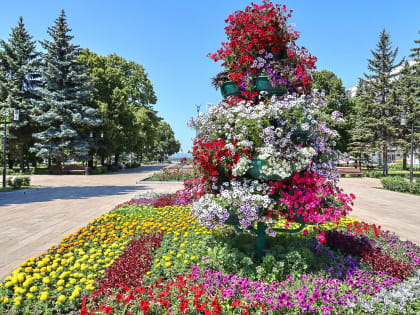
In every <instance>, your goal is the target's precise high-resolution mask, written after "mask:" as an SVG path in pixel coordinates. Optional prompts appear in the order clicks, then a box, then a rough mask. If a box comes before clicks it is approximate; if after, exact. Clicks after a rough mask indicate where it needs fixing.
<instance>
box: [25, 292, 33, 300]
mask: <svg viewBox="0 0 420 315" xmlns="http://www.w3.org/2000/svg"><path fill="white" fill-rule="evenodd" d="M33 297H34V296H33V295H32V293H26V298H27V299H29V300H30V299H32V298H33Z"/></svg>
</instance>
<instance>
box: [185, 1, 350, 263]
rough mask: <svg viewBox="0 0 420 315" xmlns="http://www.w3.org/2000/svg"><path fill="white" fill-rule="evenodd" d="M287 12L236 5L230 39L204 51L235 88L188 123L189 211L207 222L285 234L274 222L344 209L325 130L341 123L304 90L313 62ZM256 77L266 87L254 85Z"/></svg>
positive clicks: (331, 133) (346, 201)
mask: <svg viewBox="0 0 420 315" xmlns="http://www.w3.org/2000/svg"><path fill="white" fill-rule="evenodd" d="M289 16H290V13H289V11H287V9H286V8H285V7H280V6H279V5H273V4H272V3H270V2H267V1H266V2H264V3H263V4H262V5H256V4H253V5H251V6H247V7H246V9H245V10H244V11H236V12H235V13H234V14H233V15H231V16H229V18H228V19H227V20H226V22H227V23H228V26H227V27H226V34H227V37H228V39H229V40H230V41H229V42H227V43H222V48H221V49H219V50H218V51H217V53H216V54H209V56H210V57H211V58H212V59H214V60H215V61H217V60H220V59H221V60H223V61H224V63H223V66H224V67H225V68H226V69H227V71H228V72H229V73H230V79H231V80H232V81H235V82H237V84H238V86H239V87H240V88H241V90H242V94H241V96H238V95H236V94H235V93H232V95H231V96H228V97H227V99H225V100H224V101H222V102H220V103H219V104H218V105H217V106H210V107H209V108H208V112H207V114H206V115H204V114H202V113H200V114H199V116H198V117H197V118H196V119H195V120H194V119H192V120H191V121H190V126H192V127H194V128H196V129H197V130H199V131H200V132H199V133H198V135H197V137H196V139H195V143H194V148H193V149H194V151H193V154H194V159H195V165H196V166H197V168H198V169H199V171H200V173H201V175H202V176H201V178H200V182H199V183H200V184H199V195H200V198H199V200H197V201H196V202H195V203H194V204H193V206H192V213H193V214H194V215H195V216H197V218H198V220H199V222H201V223H202V224H205V225H207V226H209V227H214V226H216V225H223V224H232V225H234V226H235V229H236V230H237V231H244V230H246V231H248V232H252V233H256V234H257V235H258V236H259V237H263V235H264V234H265V233H267V234H269V235H271V236H275V235H276V232H278V231H282V232H284V231H285V230H288V224H286V226H285V228H284V229H278V228H276V227H275V226H276V225H277V224H278V220H279V219H280V218H285V219H287V220H288V221H289V222H300V223H301V227H300V228H302V227H303V226H304V224H305V223H308V222H310V223H325V222H327V221H332V222H338V221H339V219H340V217H341V216H345V215H346V214H347V213H348V211H350V210H351V208H350V205H351V204H352V199H353V198H354V196H351V197H350V196H348V195H346V194H343V193H342V192H341V190H340V189H339V188H338V187H336V181H337V180H338V177H337V172H336V168H335V165H334V162H335V161H337V160H338V158H339V152H337V151H336V150H334V147H335V141H334V138H335V137H337V132H336V131H335V130H333V129H331V128H330V127H329V125H330V123H331V122H332V121H336V122H342V121H343V119H342V118H341V114H340V113H339V112H333V113H332V115H330V116H327V115H326V114H325V112H326V111H325V108H326V106H327V101H326V100H325V99H323V98H322V97H319V96H318V94H317V93H316V91H314V92H310V83H311V80H312V72H311V69H313V68H314V67H315V66H314V64H315V61H316V58H315V57H312V56H311V55H310V54H309V53H308V52H307V51H306V50H305V49H299V48H298V47H297V46H296V45H295V40H296V39H297V37H298V33H297V32H296V31H292V27H291V26H288V25H287V24H286V21H287V18H288V17H289ZM286 59H287V60H286ZM275 69H277V70H275ZM261 75H266V76H268V78H269V84H270V86H269V87H268V88H266V89H265V90H264V89H263V90H262V91H261V90H259V89H258V82H259V81H258V80H259V79H260V77H261ZM254 82H256V85H255V84H254ZM282 86H287V89H281V87H282ZM258 92H260V93H259V94H258ZM284 92H286V93H284ZM282 93H284V94H283V95H281V94H282ZM275 94H277V95H275ZM256 96H258V98H257V97H256ZM270 96H271V97H270ZM289 231H291V230H289ZM261 234H263V235H261ZM319 239H320V242H321V243H322V242H324V241H325V240H324V236H323V234H320V235H319ZM260 254H261V253H260ZM259 256H260V255H259Z"/></svg>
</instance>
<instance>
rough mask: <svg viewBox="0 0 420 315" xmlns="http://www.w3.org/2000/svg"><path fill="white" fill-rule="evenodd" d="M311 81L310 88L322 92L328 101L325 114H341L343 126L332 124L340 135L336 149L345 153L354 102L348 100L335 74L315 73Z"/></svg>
mask: <svg viewBox="0 0 420 315" xmlns="http://www.w3.org/2000/svg"><path fill="white" fill-rule="evenodd" d="M313 79H314V81H313V83H312V88H313V89H318V90H319V91H323V92H324V93H325V97H326V98H327V99H328V107H327V113H328V114H331V113H332V112H333V111H339V112H341V113H343V118H344V119H345V120H346V122H345V123H344V124H338V123H336V122H335V123H334V122H333V126H334V129H335V130H337V131H338V133H339V135H340V138H339V139H338V140H337V148H338V149H339V150H340V151H341V152H347V151H348V142H349V140H350V135H349V130H350V128H351V122H352V121H351V115H352V114H353V107H354V102H352V101H351V100H349V99H348V97H347V94H346V90H345V88H344V86H343V82H342V81H341V79H340V78H338V77H337V75H336V74H335V73H333V72H331V71H328V70H321V71H315V72H314V73H313Z"/></svg>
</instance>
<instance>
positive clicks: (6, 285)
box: [4, 281, 13, 288]
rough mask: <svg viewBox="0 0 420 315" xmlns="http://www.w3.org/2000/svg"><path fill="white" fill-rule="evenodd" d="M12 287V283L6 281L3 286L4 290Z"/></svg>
mask: <svg viewBox="0 0 420 315" xmlns="http://www.w3.org/2000/svg"><path fill="white" fill-rule="evenodd" d="M12 285H13V282H12V281H7V282H6V283H5V284H4V286H5V287H6V288H10V287H11V286H12Z"/></svg>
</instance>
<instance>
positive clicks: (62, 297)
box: [57, 294, 66, 303]
mask: <svg viewBox="0 0 420 315" xmlns="http://www.w3.org/2000/svg"><path fill="white" fill-rule="evenodd" d="M65 300H66V296H65V295H63V294H61V295H60V296H59V297H58V299H57V302H60V303H61V302H64V301H65Z"/></svg>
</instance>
